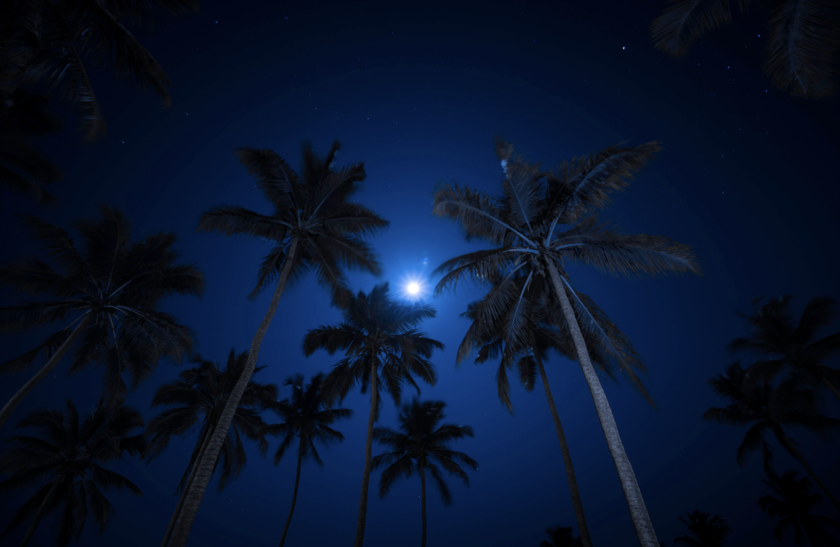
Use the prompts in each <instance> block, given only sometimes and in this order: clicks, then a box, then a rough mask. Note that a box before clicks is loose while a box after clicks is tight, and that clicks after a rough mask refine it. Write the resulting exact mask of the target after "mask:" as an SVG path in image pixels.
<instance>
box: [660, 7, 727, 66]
mask: <svg viewBox="0 0 840 547" xmlns="http://www.w3.org/2000/svg"><path fill="white" fill-rule="evenodd" d="M669 4H670V5H669V6H668V7H666V8H665V10H664V11H663V12H662V14H661V15H660V16H659V17H657V18H656V19H654V20H653V23H652V24H651V34H652V36H653V40H654V45H655V46H656V47H657V48H659V49H661V50H662V51H665V52H666V53H668V54H670V55H672V56H674V57H680V56H682V55H684V54H685V52H686V51H687V50H688V47H689V46H690V45H691V43H692V42H693V41H694V40H696V39H697V38H699V37H700V36H702V35H703V34H705V33H706V32H709V31H711V30H714V29H716V28H717V27H719V26H721V25H723V24H725V23H729V22H730V21H731V20H732V12H731V10H730V7H729V0H670V2H669Z"/></svg>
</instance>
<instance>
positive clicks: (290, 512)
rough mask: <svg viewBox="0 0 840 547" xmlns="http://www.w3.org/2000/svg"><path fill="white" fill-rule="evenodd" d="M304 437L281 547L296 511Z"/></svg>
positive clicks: (301, 441)
mask: <svg viewBox="0 0 840 547" xmlns="http://www.w3.org/2000/svg"><path fill="white" fill-rule="evenodd" d="M303 446H304V445H303V437H301V439H300V447H299V448H298V463H297V474H296V475H295V490H294V492H293V493H292V507H291V509H289V516H288V518H287V519H286V526H285V527H284V528H283V535H282V536H280V547H283V544H284V543H286V534H288V533H289V525H290V524H291V523H292V513H294V512H295V502H296V501H297V493H298V485H299V484H300V463H301V462H302V461H303Z"/></svg>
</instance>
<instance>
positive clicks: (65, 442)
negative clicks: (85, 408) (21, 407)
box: [0, 399, 146, 547]
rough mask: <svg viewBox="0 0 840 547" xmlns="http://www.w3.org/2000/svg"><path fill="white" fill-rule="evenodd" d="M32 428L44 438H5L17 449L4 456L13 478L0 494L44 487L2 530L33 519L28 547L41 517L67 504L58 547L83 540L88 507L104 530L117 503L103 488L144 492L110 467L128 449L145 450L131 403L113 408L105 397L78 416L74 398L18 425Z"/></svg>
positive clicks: (1, 460) (0, 463) (0, 485)
mask: <svg viewBox="0 0 840 547" xmlns="http://www.w3.org/2000/svg"><path fill="white" fill-rule="evenodd" d="M24 427H33V428H36V429H38V430H39V431H40V433H41V434H40V436H37V437H33V436H28V435H17V436H13V437H10V438H8V439H6V441H5V442H8V443H12V448H11V449H10V450H9V451H8V452H6V453H5V454H4V455H3V456H2V457H0V469H3V471H4V472H5V473H9V474H11V478H9V479H7V480H5V481H3V482H0V492H8V491H10V490H17V489H20V488H26V487H28V486H30V485H32V484H33V483H35V482H36V481H40V482H41V486H40V487H39V488H38V490H37V491H36V492H35V494H33V495H32V497H30V498H29V500H27V501H26V502H25V503H24V504H23V505H21V506H20V507H19V508H18V510H17V511H16V512H15V514H14V516H13V517H12V522H11V523H10V524H9V526H8V527H7V528H6V530H5V531H4V532H3V533H2V534H0V537H4V536H6V535H8V534H9V532H11V531H12V530H13V529H14V528H16V527H17V526H20V525H21V524H23V523H24V522H25V521H27V520H28V519H30V518H31V519H32V521H31V523H30V525H29V529H28V530H27V531H26V535H25V536H24V538H23V541H22V542H21V544H20V545H21V547H24V546H25V545H27V544H28V543H29V541H30V540H31V539H32V536H33V535H34V534H35V531H36V529H37V528H38V525H39V524H40V522H41V520H42V519H43V518H44V517H45V516H47V515H48V514H49V513H52V512H54V511H56V510H58V509H59V508H60V507H61V506H62V505H63V506H64V509H63V510H62V511H61V515H62V516H61V520H60V521H59V525H58V545H60V546H64V545H67V544H68V543H69V542H70V540H71V539H73V538H74V536H75V540H76V541H78V540H79V537H80V536H81V535H82V532H83V531H84V526H85V521H86V520H87V514H88V508H90V510H91V511H92V516H93V519H94V520H95V521H96V523H97V524H99V531H100V533H101V532H102V531H103V530H104V529H105V526H106V525H107V524H108V521H109V520H110V518H111V515H112V514H113V513H114V506H113V505H112V504H111V502H110V501H108V499H107V498H106V497H105V495H104V494H103V493H102V491H101V490H100V488H103V489H105V488H116V489H117V490H123V489H126V490H128V491H129V492H131V493H132V494H135V495H137V496H140V495H142V494H143V493H142V492H141V491H140V489H139V488H138V487H137V486H136V485H135V484H134V483H133V482H131V481H130V480H128V479H127V478H125V477H124V476H122V475H120V474H119V473H117V472H115V471H111V470H110V469H107V468H106V467H105V465H106V464H107V463H108V462H110V461H112V460H118V459H122V457H123V455H124V454H125V453H128V454H129V455H132V456H134V455H138V454H141V453H142V452H143V450H145V446H146V443H145V441H144V439H143V436H142V434H141V435H134V436H130V435H129V434H130V432H131V431H132V430H133V429H135V428H138V427H139V428H142V427H143V418H142V417H141V416H140V413H139V412H138V411H136V410H135V409H133V408H131V407H124V406H120V407H118V408H109V407H108V405H107V404H106V403H105V402H104V401H103V399H100V400H99V404H98V405H97V406H96V407H94V409H93V411H92V412H89V413H88V414H86V415H85V416H83V417H81V419H80V417H79V413H78V411H77V410H76V407H75V405H73V402H72V401H70V400H69V399H68V400H67V404H66V414H65V413H63V412H60V411H58V410H51V409H42V410H38V411H35V412H33V413H32V414H30V415H28V416H27V417H25V418H24V419H23V420H21V421H20V422H19V423H18V424H17V428H18V429H20V428H24Z"/></svg>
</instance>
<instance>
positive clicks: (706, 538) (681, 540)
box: [674, 509, 732, 547]
mask: <svg viewBox="0 0 840 547" xmlns="http://www.w3.org/2000/svg"><path fill="white" fill-rule="evenodd" d="M686 517H688V519H687V520H686V519H685V518H683V517H680V522H682V523H683V524H685V526H686V527H687V528H688V533H689V535H687V536H680V537H678V538H675V539H674V545H690V546H692V547H721V545H723V542H724V540H725V539H726V536H728V535H729V534H731V533H732V529H731V528H730V527H729V525H728V524H727V523H726V520H724V518H723V517H721V516H719V515H711V514H709V513H705V512H703V511H698V510H696V509H695V510H694V511H691V512H690V513H686Z"/></svg>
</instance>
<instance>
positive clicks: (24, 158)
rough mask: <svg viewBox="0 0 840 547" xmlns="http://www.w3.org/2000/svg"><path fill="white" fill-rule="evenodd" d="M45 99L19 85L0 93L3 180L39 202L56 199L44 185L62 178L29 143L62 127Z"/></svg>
mask: <svg viewBox="0 0 840 547" xmlns="http://www.w3.org/2000/svg"><path fill="white" fill-rule="evenodd" d="M46 102H47V100H46V99H45V98H43V97H40V96H38V95H32V94H30V93H28V92H26V91H22V90H20V89H16V90H14V91H12V92H11V93H9V94H8V96H6V97H2V96H0V184H2V185H5V186H6V187H8V188H13V189H15V190H20V191H23V192H25V193H27V194H29V195H30V196H32V197H33V198H35V199H36V200H37V201H38V202H40V203H52V202H54V201H55V197H54V196H52V195H51V194H50V193H48V192H47V191H46V190H44V189H43V188H42V185H43V184H48V183H50V182H55V181H57V180H58V179H60V178H61V171H59V169H58V167H56V166H55V165H53V164H52V163H51V162H50V161H49V160H48V159H47V158H46V157H44V156H43V155H42V154H41V153H40V152H38V151H37V150H35V148H33V147H32V146H30V145H29V144H28V143H27V141H28V140H29V139H30V138H31V137H37V136H42V135H47V134H49V133H52V132H53V131H56V130H58V129H60V128H61V121H60V120H59V119H58V118H56V117H55V116H53V115H51V114H49V113H47V112H46V111H45V110H44V105H45V104H46Z"/></svg>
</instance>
